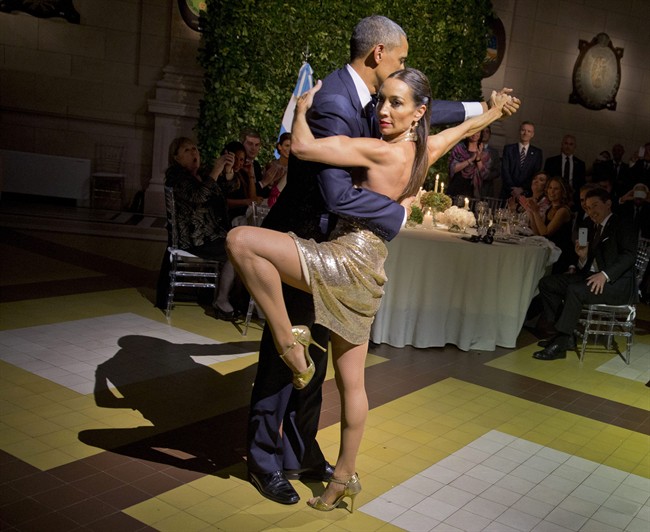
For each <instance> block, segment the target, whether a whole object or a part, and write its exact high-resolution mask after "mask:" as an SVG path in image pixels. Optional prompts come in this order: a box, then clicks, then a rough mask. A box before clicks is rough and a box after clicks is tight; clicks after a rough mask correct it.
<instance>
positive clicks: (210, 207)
mask: <svg viewBox="0 0 650 532" xmlns="http://www.w3.org/2000/svg"><path fill="white" fill-rule="evenodd" d="M168 160H169V167H168V168H167V171H166V172H165V186H167V187H172V188H173V189H174V203H175V206H176V226H177V232H178V246H179V247H180V248H181V249H183V250H185V251H189V252H190V253H192V254H194V255H197V256H199V257H202V258H206V259H214V260H219V261H222V262H223V263H224V265H223V267H222V269H221V275H220V276H219V289H218V293H217V298H216V299H215V300H214V302H213V304H212V306H213V307H214V310H215V313H216V316H217V317H218V318H219V319H232V318H233V316H234V309H233V307H232V305H231V304H230V300H229V295H230V289H231V288H232V285H233V283H234V280H235V272H234V270H233V267H232V265H231V264H230V261H228V257H227V254H226V234H227V232H228V230H229V229H230V219H229V217H228V209H227V205H226V198H225V195H224V193H225V192H227V190H228V189H229V187H231V186H232V172H231V170H232V167H233V164H234V156H233V154H232V153H224V154H222V155H221V156H220V157H219V158H217V159H216V160H215V162H214V165H213V166H212V168H211V169H210V168H204V167H202V166H201V156H200V154H199V150H198V148H197V147H196V144H195V143H194V142H193V141H192V140H191V139H189V138H186V137H178V138H176V139H174V140H173V141H172V143H171V144H170V145H169V154H168ZM222 173H225V174H226V175H228V174H230V175H231V177H230V180H226V181H224V182H223V183H219V182H218V181H217V180H218V178H219V175H220V174H222ZM168 268H169V266H167V275H168V274H169V269H168ZM162 270H164V268H163V269H162ZM162 270H161V276H162V275H163V273H164V272H163V271H162ZM167 282H169V280H168V279H167ZM160 284H161V285H162V284H163V283H162V281H161V283H160Z"/></svg>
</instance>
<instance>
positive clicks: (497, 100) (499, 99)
mask: <svg viewBox="0 0 650 532" xmlns="http://www.w3.org/2000/svg"><path fill="white" fill-rule="evenodd" d="M511 92H512V89H509V88H507V87H504V88H503V89H501V90H500V91H499V92H497V91H492V94H491V95H490V101H489V103H488V107H489V108H492V107H497V108H500V109H501V114H502V116H511V115H513V114H515V113H516V112H517V110H518V109H519V106H520V105H521V101H520V100H519V98H517V97H516V96H511V94H510V93H511Z"/></svg>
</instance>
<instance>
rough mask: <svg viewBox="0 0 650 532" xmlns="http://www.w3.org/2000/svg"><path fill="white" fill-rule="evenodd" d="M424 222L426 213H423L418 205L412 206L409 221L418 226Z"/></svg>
mask: <svg viewBox="0 0 650 532" xmlns="http://www.w3.org/2000/svg"><path fill="white" fill-rule="evenodd" d="M423 220H424V213H423V212H422V209H420V207H418V206H417V205H411V214H410V215H409V219H408V221H409V222H413V223H416V224H421V223H422V221H423Z"/></svg>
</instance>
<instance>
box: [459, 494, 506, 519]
mask: <svg viewBox="0 0 650 532" xmlns="http://www.w3.org/2000/svg"><path fill="white" fill-rule="evenodd" d="M507 509H508V507H507V506H505V505H503V504H499V503H498V502H494V501H489V500H487V499H483V498H482V497H476V498H474V499H472V500H471V501H469V502H468V503H467V504H466V505H465V506H463V510H466V511H468V512H471V513H473V514H476V515H480V516H482V517H487V518H488V519H491V520H494V519H496V518H497V517H499V516H500V515H501V514H502V513H503V512H505V511H506V510H507Z"/></svg>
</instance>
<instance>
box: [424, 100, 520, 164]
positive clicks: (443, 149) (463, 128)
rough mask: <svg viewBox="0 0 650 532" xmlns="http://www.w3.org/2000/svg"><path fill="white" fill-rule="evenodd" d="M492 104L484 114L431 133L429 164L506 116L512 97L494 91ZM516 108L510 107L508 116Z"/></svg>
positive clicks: (428, 145) (428, 143)
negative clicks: (506, 108)
mask: <svg viewBox="0 0 650 532" xmlns="http://www.w3.org/2000/svg"><path fill="white" fill-rule="evenodd" d="M490 100H491V102H492V106H491V107H490V109H489V110H488V111H486V112H485V113H483V114H482V115H478V116H475V117H473V118H470V119H468V120H465V122H462V123H461V124H458V125H457V126H454V127H450V128H448V129H445V130H443V131H441V132H440V133H436V134H435V135H429V139H428V140H427V148H428V155H429V165H432V164H433V163H435V162H436V161H437V160H438V159H440V157H442V156H443V155H444V154H445V153H447V152H448V151H449V150H450V149H452V148H453V147H454V146H455V145H456V144H458V143H459V142H460V141H461V140H463V139H464V138H466V137H471V136H472V135H473V134H474V133H478V132H479V131H481V130H482V129H484V128H486V127H487V126H489V125H490V124H491V123H492V122H494V121H495V120H498V119H499V118H501V117H503V116H505V112H504V106H506V105H507V104H508V103H509V102H510V100H512V97H511V96H509V95H508V94H507V93H505V92H498V93H497V92H496V91H492V97H491V99H490ZM515 112H516V109H515V110H513V109H510V110H509V112H508V116H509V115H511V114H513V113H515Z"/></svg>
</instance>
